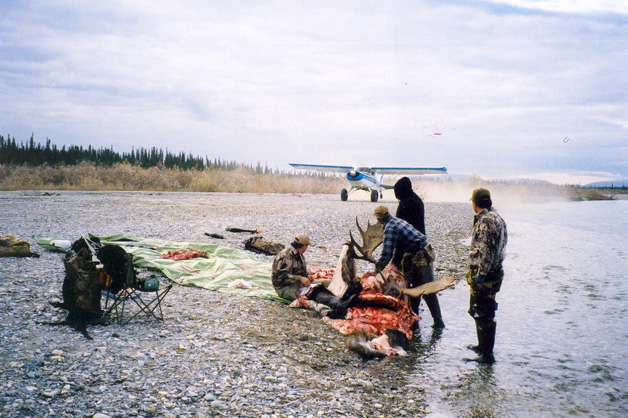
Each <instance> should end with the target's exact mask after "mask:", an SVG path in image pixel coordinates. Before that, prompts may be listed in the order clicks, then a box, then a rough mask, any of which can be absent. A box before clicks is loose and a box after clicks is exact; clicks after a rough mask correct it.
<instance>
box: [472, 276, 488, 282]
mask: <svg viewBox="0 0 628 418" xmlns="http://www.w3.org/2000/svg"><path fill="white" fill-rule="evenodd" d="M485 280H486V277H484V276H482V275H481V274H478V275H477V276H475V277H474V278H473V281H474V282H476V283H477V284H482V283H484V281H485Z"/></svg>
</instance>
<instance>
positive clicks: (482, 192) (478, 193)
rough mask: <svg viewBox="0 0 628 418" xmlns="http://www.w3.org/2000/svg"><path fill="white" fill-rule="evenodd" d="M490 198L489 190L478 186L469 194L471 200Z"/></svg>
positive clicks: (478, 200) (477, 200)
mask: <svg viewBox="0 0 628 418" xmlns="http://www.w3.org/2000/svg"><path fill="white" fill-rule="evenodd" d="M490 198H491V192H489V191H488V190H486V189H483V188H479V189H475V190H474V191H473V194H472V195H471V199H469V200H471V201H473V202H475V203H478V202H481V201H482V200H487V199H490Z"/></svg>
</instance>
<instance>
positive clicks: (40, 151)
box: [0, 134, 273, 174]
mask: <svg viewBox="0 0 628 418" xmlns="http://www.w3.org/2000/svg"><path fill="white" fill-rule="evenodd" d="M84 162H88V163H93V164H94V165H97V166H103V167H112V166H114V165H115V164H120V163H124V162H127V163H129V164H131V165H134V166H138V167H141V168H151V167H164V168H179V169H181V170H204V169H206V168H210V169H215V170H227V171H232V170H236V169H239V168H243V169H247V170H251V171H254V172H255V173H256V174H273V170H272V169H270V168H268V166H267V165H265V166H264V167H262V165H261V163H259V162H258V163H257V165H256V166H255V167H254V166H252V165H247V164H242V163H238V162H235V161H222V160H221V159H220V158H216V159H214V160H210V159H209V158H207V157H204V158H203V157H199V156H193V155H192V154H187V155H186V154H185V153H183V152H181V153H178V154H173V153H171V152H168V150H166V151H164V150H162V149H161V148H159V149H157V148H155V147H152V148H151V149H146V148H138V149H135V148H133V149H132V150H131V152H130V153H122V154H120V153H119V152H116V151H114V150H113V148H98V149H96V148H94V147H92V146H91V145H90V146H88V147H87V148H83V147H82V146H76V145H70V146H69V147H67V148H66V147H65V145H64V146H62V147H61V149H59V147H57V145H55V144H53V143H52V141H51V140H50V139H46V143H45V145H42V144H40V143H36V142H35V135H34V134H33V135H31V138H30V140H29V141H28V142H27V143H26V144H24V143H23V142H20V143H19V144H18V143H17V141H16V140H15V137H13V138H11V135H7V138H6V139H5V138H4V136H2V135H0V164H7V165H26V166H29V167H38V166H42V165H49V166H52V167H57V166H60V165H68V166H73V165H78V164H81V163H84Z"/></svg>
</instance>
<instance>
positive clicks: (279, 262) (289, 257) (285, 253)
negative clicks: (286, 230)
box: [272, 234, 312, 300]
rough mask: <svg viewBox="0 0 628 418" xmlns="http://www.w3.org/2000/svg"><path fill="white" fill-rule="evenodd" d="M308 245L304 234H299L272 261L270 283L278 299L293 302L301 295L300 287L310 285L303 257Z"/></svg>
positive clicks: (307, 238) (307, 239) (308, 242)
mask: <svg viewBox="0 0 628 418" xmlns="http://www.w3.org/2000/svg"><path fill="white" fill-rule="evenodd" d="M309 245H310V238H309V237H308V236H307V235H305V234H299V235H297V236H296V237H295V238H294V241H293V242H292V244H290V245H288V246H287V247H286V248H284V249H283V250H282V251H281V252H279V254H277V256H276V257H275V259H274V260H273V268H272V281H273V287H274V288H275V291H276V292H277V295H279V297H282V298H284V299H286V300H295V299H296V298H298V297H299V296H300V295H301V288H302V287H308V286H310V285H311V284H312V280H311V279H310V278H309V277H308V272H307V266H306V264H305V257H303V253H305V252H306V251H307V248H308V246H309Z"/></svg>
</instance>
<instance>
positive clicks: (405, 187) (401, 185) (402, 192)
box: [394, 177, 414, 200]
mask: <svg viewBox="0 0 628 418" xmlns="http://www.w3.org/2000/svg"><path fill="white" fill-rule="evenodd" d="M394 189H395V197H396V198H397V199H399V200H402V199H406V198H408V197H410V196H412V194H414V191H413V190H412V182H411V181H410V179H409V178H407V177H402V178H400V179H399V180H397V183H395V187H394Z"/></svg>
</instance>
